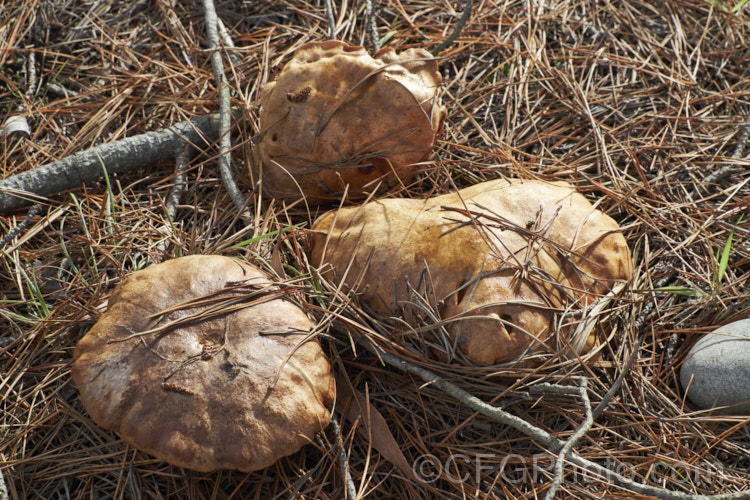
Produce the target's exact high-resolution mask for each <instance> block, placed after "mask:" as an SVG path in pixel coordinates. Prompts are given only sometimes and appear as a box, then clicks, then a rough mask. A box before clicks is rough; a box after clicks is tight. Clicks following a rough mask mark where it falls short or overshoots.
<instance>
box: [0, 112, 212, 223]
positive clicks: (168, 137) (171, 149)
mask: <svg viewBox="0 0 750 500" xmlns="http://www.w3.org/2000/svg"><path fill="white" fill-rule="evenodd" d="M218 137H219V115H218V114H212V115H208V116H203V117H200V118H195V119H192V120H188V121H184V122H179V123H176V124H174V125H172V126H170V127H167V128H165V129H161V130H156V131H154V132H147V133H145V134H141V135H137V136H134V137H128V138H126V139H121V140H119V141H114V142H110V143H107V144H102V145H100V146H96V147H93V148H91V149H87V150H85V151H81V152H79V153H75V154H73V155H71V156H68V157H66V158H63V159H61V160H57V161H54V162H52V163H47V164H46V165H42V166H41V167H38V168H34V169H32V170H27V171H26V172H23V173H21V174H18V175H14V176H12V177H9V178H7V179H3V180H0V213H4V212H7V211H9V210H13V209H15V208H19V207H22V206H25V205H29V204H32V203H36V202H38V201H40V199H41V200H42V201H43V200H44V197H46V196H48V195H51V194H54V193H59V192H61V191H65V190H68V189H73V188H76V187H79V186H81V185H83V183H85V182H89V181H92V180H95V179H98V178H99V177H102V176H103V175H104V174H105V173H106V174H107V175H111V174H114V173H118V172H123V171H126V170H130V169H133V168H138V167H143V166H146V165H150V164H152V163H157V162H162V161H174V158H175V157H176V156H177V154H178V153H179V152H180V150H181V148H184V147H185V143H189V144H191V145H192V146H194V147H197V148H203V147H206V146H208V145H210V144H211V143H213V142H215V141H216V140H217V139H218Z"/></svg>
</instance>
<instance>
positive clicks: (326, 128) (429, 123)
mask: <svg viewBox="0 0 750 500" xmlns="http://www.w3.org/2000/svg"><path fill="white" fill-rule="evenodd" d="M441 81H442V80H441V77H440V73H439V72H438V66H437V62H436V61H435V60H434V59H433V58H432V57H431V55H430V54H429V53H428V52H427V51H425V50H422V49H408V50H405V51H403V52H401V53H396V52H395V51H394V50H393V49H390V48H387V49H383V50H381V51H379V52H378V53H377V54H375V57H371V56H370V55H369V54H368V53H367V51H366V50H365V49H364V48H362V47H354V46H350V45H347V44H345V43H342V42H338V41H326V42H314V43H308V44H306V45H303V46H302V47H300V48H299V49H297V51H296V52H295V53H294V56H293V57H292V59H291V60H290V61H289V62H288V63H287V64H286V65H285V66H284V68H283V70H282V71H281V72H280V73H279V74H278V76H277V78H276V80H275V81H273V82H270V83H268V84H267V85H266V86H265V87H264V89H263V92H262V96H261V100H260V103H261V111H260V129H261V134H260V140H259V142H258V150H257V152H258V154H257V156H256V157H255V158H254V161H253V162H252V163H253V166H252V174H253V177H254V178H255V180H256V181H257V180H261V181H262V188H263V190H264V192H265V193H266V194H269V195H271V196H272V197H274V198H277V199H284V198H286V199H294V198H300V197H302V196H304V197H305V198H306V200H307V201H308V203H311V204H320V203H325V202H326V201H338V200H339V199H340V198H341V195H342V193H343V192H344V191H345V190H347V192H348V196H349V198H350V199H357V198H362V197H364V196H365V194H366V193H370V192H373V191H375V190H376V188H380V189H381V190H384V189H387V188H390V187H393V186H397V185H399V183H404V182H407V181H408V180H409V179H410V178H412V177H413V176H414V175H415V174H417V173H418V172H419V171H420V170H421V169H423V167H422V166H421V165H420V162H422V161H423V160H425V159H426V158H427V156H428V155H429V153H430V151H431V150H432V146H433V144H434V142H435V136H436V134H437V133H438V131H439V130H440V128H441V126H442V121H443V116H444V109H443V107H442V106H441V105H440V102H439V96H438V86H439V85H440V83H441Z"/></svg>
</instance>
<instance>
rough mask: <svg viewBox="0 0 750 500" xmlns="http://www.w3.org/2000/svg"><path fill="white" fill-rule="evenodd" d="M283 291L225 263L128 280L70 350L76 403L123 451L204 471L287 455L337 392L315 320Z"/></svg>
mask: <svg viewBox="0 0 750 500" xmlns="http://www.w3.org/2000/svg"><path fill="white" fill-rule="evenodd" d="M285 293H286V292H284V290H283V285H280V284H278V283H274V282H272V281H271V280H270V279H269V278H268V277H267V276H266V275H265V274H264V273H263V272H261V271H260V270H259V269H257V268H256V267H254V266H252V265H250V264H248V263H245V262H242V261H240V260H236V259H232V258H228V257H220V256H190V257H181V258H177V259H174V260H170V261H167V262H164V263H161V264H157V265H154V266H151V267H148V268H146V269H145V270H142V271H137V272H135V273H133V274H132V275H130V276H128V277H127V278H126V279H125V280H124V281H123V282H122V283H121V284H119V285H118V286H117V287H116V289H115V290H114V292H113V293H112V295H111V297H110V299H109V304H108V310H107V312H105V313H104V314H103V315H102V316H101V317H100V318H99V320H98V321H97V322H96V324H95V325H94V326H93V327H92V328H91V329H90V330H89V331H88V332H87V333H86V335H85V336H84V337H83V338H82V339H81V340H80V342H79V343H78V345H77V346H76V349H75V352H74V364H73V369H72V376H73V380H74V381H75V383H76V385H77V387H78V389H79V391H80V393H81V399H82V401H83V406H84V408H85V409H86V411H87V412H88V413H89V414H90V415H91V417H92V418H93V420H94V421H95V422H96V423H97V424H99V425H100V426H102V427H104V428H105V429H109V430H113V431H115V432H117V433H118V434H119V435H120V436H121V437H122V439H123V440H125V441H126V442H127V443H129V444H131V445H132V446H134V447H136V448H138V449H140V450H142V451H145V452H147V453H150V454H152V455H154V456H156V457H158V458H160V459H162V460H164V461H165V462H169V463H171V464H173V465H177V466H180V467H186V468H189V469H194V470H197V471H201V472H210V471H214V470H217V469H237V470H240V471H245V472H247V471H253V470H258V469H262V468H265V467H267V466H269V465H271V464H273V463H274V462H275V461H276V460H277V459H279V458H281V457H284V456H286V455H290V454H292V453H294V452H296V451H297V450H299V449H300V448H301V447H302V446H303V445H304V444H305V443H308V442H309V441H310V440H311V439H312V438H313V437H314V435H315V433H317V432H318V431H320V430H322V429H324V428H325V427H326V426H327V425H328V424H329V422H330V413H329V411H328V410H327V408H326V406H328V405H331V404H332V403H333V401H334V392H335V389H334V382H333V378H332V376H331V367H330V364H329V362H328V359H327V358H326V356H325V354H324V353H323V351H322V350H321V348H320V345H319V344H318V342H317V340H315V339H309V338H307V335H306V333H307V332H309V331H311V330H312V329H313V326H314V325H313V323H312V321H311V320H310V319H309V318H308V316H307V315H306V314H305V313H304V311H303V310H302V309H301V308H300V307H299V306H298V305H296V304H294V303H293V302H292V301H290V300H287V299H286V298H285V297H284V294H285ZM217 304H221V307H223V308H225V310H223V311H215V309H216V308H217ZM243 306H244V307H243ZM196 315H201V316H203V318H200V317H196Z"/></svg>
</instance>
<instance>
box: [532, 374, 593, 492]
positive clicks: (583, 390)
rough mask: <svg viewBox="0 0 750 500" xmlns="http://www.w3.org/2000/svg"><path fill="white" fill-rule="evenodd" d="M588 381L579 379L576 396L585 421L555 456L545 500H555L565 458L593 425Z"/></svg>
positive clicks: (560, 482)
mask: <svg viewBox="0 0 750 500" xmlns="http://www.w3.org/2000/svg"><path fill="white" fill-rule="evenodd" d="M587 390H588V380H586V379H585V378H583V377H581V379H580V380H579V385H578V395H579V396H580V398H581V401H582V402H583V409H584V412H585V415H586V419H585V420H584V421H583V422H582V423H581V425H580V426H579V427H578V429H577V430H576V431H575V432H574V433H573V435H572V436H570V438H569V439H568V440H567V441H566V443H565V445H564V446H563V447H562V449H561V450H560V453H559V454H558V456H557V462H555V478H554V479H553V480H552V484H551V485H550V487H549V490H547V495H546V496H545V497H544V498H545V499H546V500H552V499H553V498H555V494H556V493H557V490H558V489H559V488H560V485H561V484H562V480H563V465H564V464H565V457H566V456H568V453H570V452H571V450H573V447H574V446H575V445H576V444H578V441H580V440H581V438H582V437H583V436H585V435H586V433H587V432H588V431H589V429H591V426H592V425H593V424H594V417H593V416H592V414H591V402H590V401H589V395H588V392H587Z"/></svg>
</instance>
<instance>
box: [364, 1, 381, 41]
mask: <svg viewBox="0 0 750 500" xmlns="http://www.w3.org/2000/svg"><path fill="white" fill-rule="evenodd" d="M375 1H376V0H365V11H366V16H367V20H366V26H365V28H366V30H367V35H368V37H369V38H370V50H371V51H372V53H373V54H374V53H375V52H377V51H378V49H379V48H380V37H379V36H378V24H377V22H376V21H375Z"/></svg>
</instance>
